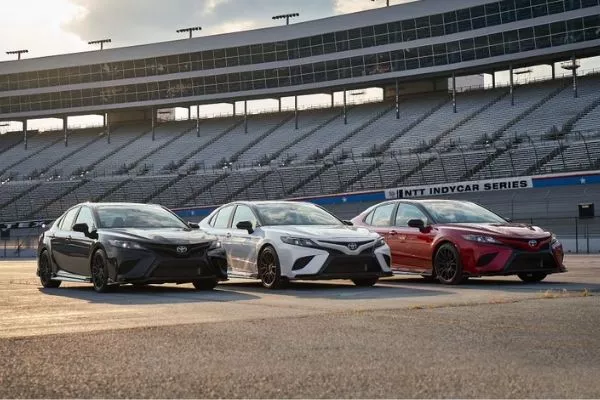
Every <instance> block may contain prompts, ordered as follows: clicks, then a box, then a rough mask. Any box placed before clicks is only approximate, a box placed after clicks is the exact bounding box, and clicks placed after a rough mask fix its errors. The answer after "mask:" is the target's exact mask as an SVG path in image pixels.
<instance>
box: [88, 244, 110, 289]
mask: <svg viewBox="0 0 600 400" xmlns="http://www.w3.org/2000/svg"><path fill="white" fill-rule="evenodd" d="M90 272H91V275H92V284H93V285H94V290H95V291H96V292H98V293H106V292H108V291H110V290H111V289H112V287H111V286H110V285H109V284H108V266H107V265H106V253H105V252H104V250H102V249H100V250H96V252H95V253H94V255H93V256H92V265H91V268H90Z"/></svg>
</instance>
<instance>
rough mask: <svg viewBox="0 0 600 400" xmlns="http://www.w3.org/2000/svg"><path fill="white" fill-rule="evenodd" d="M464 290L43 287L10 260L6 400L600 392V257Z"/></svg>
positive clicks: (4, 318)
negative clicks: (557, 271) (531, 280)
mask: <svg viewBox="0 0 600 400" xmlns="http://www.w3.org/2000/svg"><path fill="white" fill-rule="evenodd" d="M567 265H568V267H569V269H570V271H569V272H568V273H566V274H562V275H555V276H551V277H549V278H548V279H547V281H544V282H543V283H541V284H533V285H532V284H523V283H521V282H520V281H519V280H518V278H513V277H507V278H493V279H492V278H487V279H478V280H472V281H470V282H469V283H468V284H466V285H463V286H459V287H447V286H442V285H439V284H430V283H426V282H424V281H423V280H421V279H416V278H406V277H396V278H390V279H386V280H384V281H382V282H381V283H380V284H378V285H377V286H376V287H374V288H357V287H354V286H352V285H351V284H348V283H346V282H343V281H339V282H338V281H335V282H324V283H314V282H311V283H305V282H300V283H295V284H293V285H291V286H290V287H289V288H288V289H286V290H282V291H267V290H265V289H262V288H261V287H260V286H259V284H258V283H256V282H253V281H232V282H228V283H225V284H223V285H220V286H219V287H218V289H217V290H215V291H213V292H197V291H195V290H193V288H192V286H191V285H182V286H170V285H165V286H153V287H148V288H141V289H140V288H133V287H122V288H121V289H120V290H119V291H117V292H116V293H109V294H96V293H95V292H94V291H93V290H92V289H91V287H89V286H88V285H77V284H66V285H64V284H63V286H61V288H59V289H52V290H43V289H40V287H39V284H38V281H37V278H36V277H35V264H34V262H30V261H28V262H23V261H1V262H0V357H1V358H0V397H11V398H14V397H19V398H23V397H26V398H53V397H61V398H62V397H77V398H90V397H95V398H98V397H110V398H121V397H153V398H173V397H177V398H189V397H244V398H248V397H250V398H257V397H261V398H265V397H266V398H281V397H294V398H306V397H310V398H322V397H327V398H339V397H344V398H346V397H348V398H365V397H366V398H374V397H377V398H379V397H385V398H398V397H435V398H439V397H445V398H457V397H460V398H467V397H516V398H522V397H535V398H563V397H564V398H586V397H587V398H599V397H600V378H599V377H600V296H599V294H600V257H597V256H569V257H568V258H567Z"/></svg>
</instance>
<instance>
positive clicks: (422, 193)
mask: <svg viewBox="0 0 600 400" xmlns="http://www.w3.org/2000/svg"><path fill="white" fill-rule="evenodd" d="M532 187H533V180H532V178H531V177H530V176H527V177H520V178H500V179H488V180H485V181H471V182H454V183H442V184H437V185H423V186H407V187H401V188H396V189H386V191H385V198H386V199H388V200H392V199H408V198H414V197H426V196H444V195H448V194H455V193H469V192H494V191H502V190H515V189H529V188H532Z"/></svg>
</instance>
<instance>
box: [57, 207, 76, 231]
mask: <svg viewBox="0 0 600 400" xmlns="http://www.w3.org/2000/svg"><path fill="white" fill-rule="evenodd" d="M78 211H79V207H75V208H73V209H71V210H69V211H67V213H66V214H65V217H64V218H63V220H62V221H61V223H60V230H62V231H70V230H71V227H72V226H73V225H75V217H76V216H77V212H78Z"/></svg>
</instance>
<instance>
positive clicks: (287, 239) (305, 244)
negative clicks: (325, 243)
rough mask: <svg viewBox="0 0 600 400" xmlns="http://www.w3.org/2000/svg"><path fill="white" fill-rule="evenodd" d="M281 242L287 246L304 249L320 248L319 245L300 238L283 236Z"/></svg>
mask: <svg viewBox="0 0 600 400" xmlns="http://www.w3.org/2000/svg"><path fill="white" fill-rule="evenodd" d="M281 241H282V242H283V243H285V244H291V245H293V246H302V247H318V245H317V244H316V243H315V242H313V241H312V240H310V239H306V238H298V237H292V236H282V237H281Z"/></svg>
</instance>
